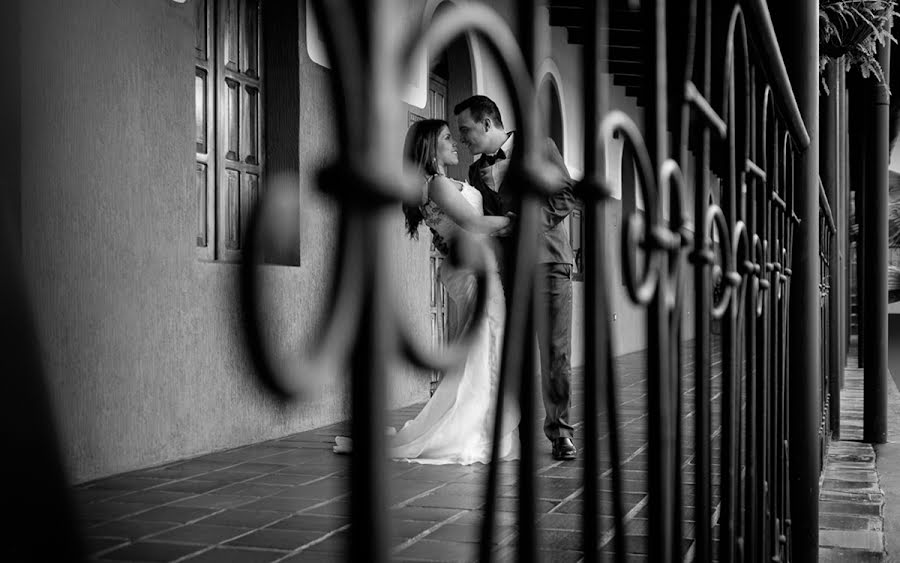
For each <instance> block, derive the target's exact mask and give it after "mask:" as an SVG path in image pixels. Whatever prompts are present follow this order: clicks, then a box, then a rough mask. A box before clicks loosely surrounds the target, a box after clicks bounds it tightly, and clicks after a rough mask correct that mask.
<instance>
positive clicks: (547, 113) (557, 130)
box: [538, 74, 565, 154]
mask: <svg viewBox="0 0 900 563" xmlns="http://www.w3.org/2000/svg"><path fill="white" fill-rule="evenodd" d="M538 100H539V103H540V106H541V115H543V116H544V118H545V119H546V120H547V133H548V136H549V137H550V138H551V139H553V142H554V143H556V146H557V148H559V152H560V154H565V144H564V143H565V133H564V131H563V123H564V121H563V114H562V99H561V98H560V95H559V87H558V86H557V84H556V80H555V78H554V77H553V75H552V74H545V75H544V78H543V79H542V80H541V85H540V86H539V88H538Z"/></svg>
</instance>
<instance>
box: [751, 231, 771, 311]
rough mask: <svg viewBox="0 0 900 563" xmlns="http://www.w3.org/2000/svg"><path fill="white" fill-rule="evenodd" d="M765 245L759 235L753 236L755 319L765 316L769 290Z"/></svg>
mask: <svg viewBox="0 0 900 563" xmlns="http://www.w3.org/2000/svg"><path fill="white" fill-rule="evenodd" d="M766 247H767V243H766V242H764V241H763V239H761V238H760V236H759V235H753V253H754V255H755V256H756V262H755V263H754V274H755V275H756V285H757V290H756V317H757V318H762V316H763V315H764V314H765V293H766V291H768V290H769V280H767V279H766V275H767V274H766V251H767V248H766Z"/></svg>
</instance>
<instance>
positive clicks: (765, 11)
mask: <svg viewBox="0 0 900 563" xmlns="http://www.w3.org/2000/svg"><path fill="white" fill-rule="evenodd" d="M741 6H743V8H744V13H745V14H746V17H747V19H748V20H750V22H751V23H750V26H749V27H750V29H751V30H753V45H754V46H755V47H756V48H757V49H758V50H759V51H760V57H759V60H760V67H761V68H762V70H763V72H764V73H765V75H766V79H767V81H768V83H769V84H770V85H771V86H772V89H773V90H774V91H775V93H776V94H777V97H776V103H777V104H778V106H779V109H780V110H781V115H782V116H784V118H785V120H786V121H787V126H788V130H789V131H790V134H791V136H792V137H793V138H794V141H795V143H796V144H797V147H799V149H800V150H806V147H808V146H809V133H808V132H807V130H806V125H804V123H803V118H802V117H801V116H800V108H799V107H798V106H797V98H795V97H794V89H793V88H792V87H791V80H790V78H788V73H787V68H786V67H785V66H784V58H782V56H781V48H780V47H779V46H778V38H777V36H776V35H775V27H774V26H773V25H772V17H771V16H770V15H769V7H768V6H767V5H766V1H765V0H741Z"/></svg>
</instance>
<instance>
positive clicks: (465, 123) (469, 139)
mask: <svg viewBox="0 0 900 563" xmlns="http://www.w3.org/2000/svg"><path fill="white" fill-rule="evenodd" d="M456 121H457V124H458V125H459V141H460V142H461V143H462V144H464V145H465V146H466V147H468V149H469V150H470V151H471V152H472V154H480V153H483V152H488V153H490V152H493V151H491V150H490V147H487V146H486V145H487V143H488V135H487V132H488V129H490V120H483V121H475V120H474V119H473V118H472V112H471V111H469V110H468V109H464V110H462V111H461V112H460V113H459V115H458V116H456Z"/></svg>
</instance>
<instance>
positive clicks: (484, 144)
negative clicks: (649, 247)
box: [453, 96, 576, 460]
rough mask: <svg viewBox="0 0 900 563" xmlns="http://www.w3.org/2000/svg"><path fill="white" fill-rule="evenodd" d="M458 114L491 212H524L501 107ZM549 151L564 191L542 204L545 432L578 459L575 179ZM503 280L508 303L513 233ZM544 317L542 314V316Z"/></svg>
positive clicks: (557, 454)
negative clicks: (571, 228) (569, 222)
mask: <svg viewBox="0 0 900 563" xmlns="http://www.w3.org/2000/svg"><path fill="white" fill-rule="evenodd" d="M453 113H454V114H455V115H456V116H457V120H458V126H459V137H460V140H461V142H462V143H463V144H465V145H466V146H467V147H468V148H469V150H470V151H472V153H473V154H478V153H480V154H481V158H479V159H478V160H476V161H475V162H473V163H472V165H471V166H469V183H470V184H472V185H473V186H475V187H476V188H478V191H479V192H481V195H482V198H483V201H484V213H485V214H486V215H500V216H502V215H509V214H511V213H512V214H516V213H518V211H519V204H520V203H521V202H520V198H519V195H518V194H517V193H516V191H515V188H514V187H513V186H508V185H507V184H505V183H504V180H505V178H506V172H507V170H508V169H509V157H510V154H511V153H512V151H513V145H514V143H515V132H513V131H509V132H507V131H506V128H505V127H504V126H503V120H502V119H501V117H500V110H499V109H498V108H497V104H495V103H494V101H493V100H491V99H490V98H488V97H486V96H472V97H471V98H468V99H466V100H463V101H462V102H460V103H459V104H458V105H457V106H456V107H455V108H454V110H453ZM545 152H546V156H547V160H548V162H549V164H550V165H551V166H553V167H555V168H557V169H558V171H559V183H560V187H561V189H560V190H559V191H557V192H556V193H554V194H553V195H551V196H549V197H547V198H546V201H544V203H543V205H542V207H541V235H540V243H539V244H540V246H539V248H538V268H539V269H538V272H539V275H543V276H544V277H545V278H546V284H545V288H544V291H543V294H542V303H543V304H544V307H546V310H547V311H548V312H549V315H548V320H549V325H550V326H549V331H550V346H549V349H548V350H545V349H543V348H544V347H545V346H546V344H545V342H544V339H543V338H539V339H538V342H539V345H540V348H541V350H540V352H541V390H542V392H543V397H544V410H545V411H546V417H545V418H544V434H545V435H546V436H547V438H548V439H549V440H550V442H551V443H552V444H553V449H552V455H553V459H557V460H564V459H565V460H571V459H575V453H576V450H575V444H574V443H573V442H572V436H573V433H574V429H573V427H572V425H571V424H569V401H570V396H571V391H570V390H571V367H570V357H571V348H572V342H571V331H572V283H571V278H572V262H573V259H574V255H573V253H572V247H571V246H570V245H569V237H568V236H567V234H566V229H565V227H564V226H563V225H562V220H563V219H565V218H566V216H567V215H568V214H569V213H570V212H571V211H572V209H573V208H574V207H575V196H574V194H573V192H572V187H573V185H574V184H575V182H574V181H573V180H572V178H571V176H569V171H568V169H567V168H566V165H565V163H564V162H563V158H562V155H560V154H559V149H557V148H556V145H555V144H554V143H553V141H551V140H550V139H547V145H546V147H545ZM501 240H502V243H501V246H502V255H503V256H502V258H501V264H502V272H501V274H502V280H503V285H504V286H505V289H506V291H505V294H506V296H507V302H508V301H509V295H510V289H511V282H512V268H511V266H512V264H513V260H514V258H515V244H514V240H513V239H512V238H510V237H506V238H503V239H501ZM539 318H540V317H539Z"/></svg>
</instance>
